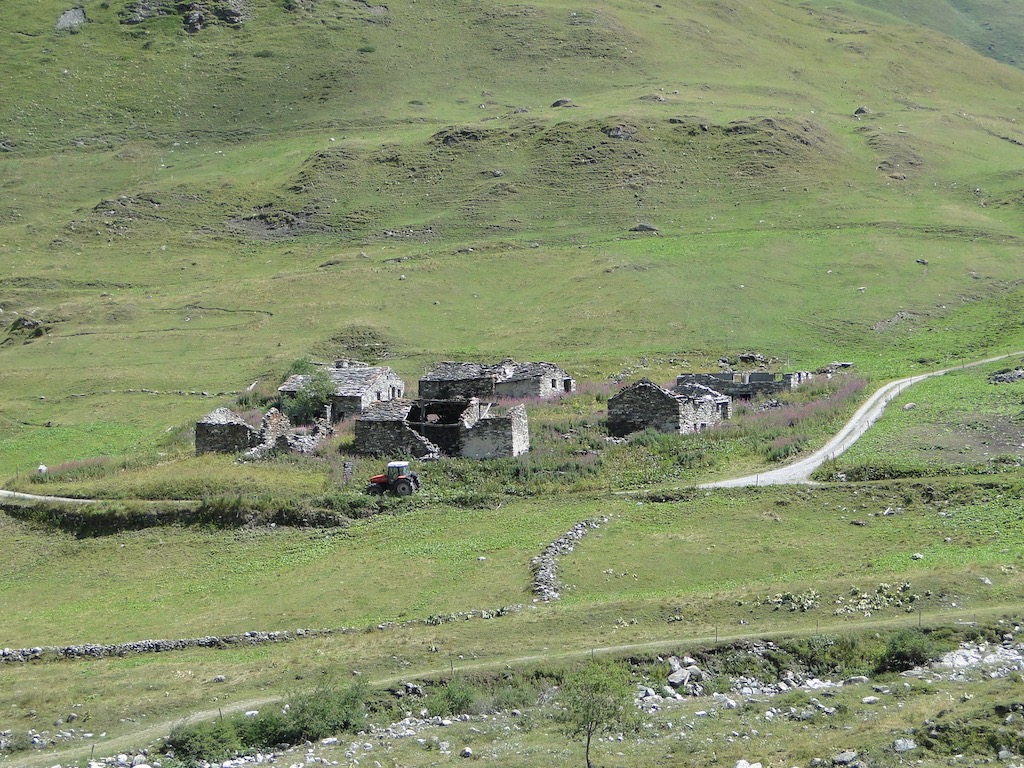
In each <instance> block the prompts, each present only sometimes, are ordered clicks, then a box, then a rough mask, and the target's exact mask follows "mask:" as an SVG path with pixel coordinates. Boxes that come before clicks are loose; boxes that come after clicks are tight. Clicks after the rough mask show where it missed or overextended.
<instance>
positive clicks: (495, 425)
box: [355, 398, 530, 459]
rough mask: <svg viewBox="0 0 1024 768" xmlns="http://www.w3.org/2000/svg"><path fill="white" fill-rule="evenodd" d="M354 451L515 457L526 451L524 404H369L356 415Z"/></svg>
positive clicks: (527, 435)
mask: <svg viewBox="0 0 1024 768" xmlns="http://www.w3.org/2000/svg"><path fill="white" fill-rule="evenodd" d="M355 450H356V451H357V452H359V453H368V454H373V455H388V456H414V457H416V458H428V457H430V458H436V457H439V456H453V457H464V458H471V459H495V458H504V457H510V456H519V455H521V454H523V453H526V452H527V451H528V450H530V433H529V425H528V422H527V417H526V408H525V407H524V406H522V405H516V406H513V407H511V408H508V409H504V410H502V411H499V410H498V409H496V407H495V406H494V404H493V403H482V402H480V401H479V400H478V399H477V398H469V399H461V400H428V399H419V400H395V401H391V402H381V403H375V404H373V405H371V406H370V407H369V408H368V409H367V410H366V411H364V412H363V413H362V414H361V415H360V416H359V417H358V418H357V419H356V423H355Z"/></svg>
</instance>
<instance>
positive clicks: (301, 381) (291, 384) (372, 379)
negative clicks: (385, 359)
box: [277, 366, 395, 397]
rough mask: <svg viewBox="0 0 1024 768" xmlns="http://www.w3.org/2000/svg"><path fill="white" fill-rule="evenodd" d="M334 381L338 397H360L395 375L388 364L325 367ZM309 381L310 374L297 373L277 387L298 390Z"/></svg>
mask: <svg viewBox="0 0 1024 768" xmlns="http://www.w3.org/2000/svg"><path fill="white" fill-rule="evenodd" d="M324 370H326V371H327V373H328V374H329V375H330V377H331V380H332V381H333V382H334V394H335V396H336V397H359V396H360V395H362V394H363V393H364V392H366V390H368V389H369V388H370V387H372V386H373V385H374V384H376V383H377V382H378V381H379V380H380V379H381V378H383V377H385V376H387V375H392V376H393V375H395V372H394V371H392V370H391V369H390V368H388V367H387V366H370V367H367V368H325V369H324ZM307 381H309V375H308V374H303V373H296V374H292V375H291V376H289V377H288V378H287V379H286V380H285V382H284V384H282V385H281V386H280V387H278V388H277V391H278V392H288V393H295V392H298V391H299V390H300V389H301V388H302V387H303V385H305V383H306V382H307Z"/></svg>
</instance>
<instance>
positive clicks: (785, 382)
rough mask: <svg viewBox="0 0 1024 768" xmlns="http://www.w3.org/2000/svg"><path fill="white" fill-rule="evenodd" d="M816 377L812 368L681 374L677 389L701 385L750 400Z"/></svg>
mask: <svg viewBox="0 0 1024 768" xmlns="http://www.w3.org/2000/svg"><path fill="white" fill-rule="evenodd" d="M813 378H814V374H812V373H810V372H809V371H794V372H792V373H767V372H764V371H749V372H743V371H723V372H720V373H681V374H679V375H678V376H677V377H676V389H677V390H680V391H681V390H682V387H684V386H686V385H687V384H702V385H704V386H706V387H711V388H712V389H714V390H717V391H718V392H721V393H722V394H723V395H728V396H729V397H736V398H740V399H741V400H750V399H752V398H754V397H758V396H762V395H777V394H778V393H779V392H784V391H785V390H787V389H796V388H797V387H799V386H801V385H803V384H806V383H807V382H808V381H810V380H811V379H813Z"/></svg>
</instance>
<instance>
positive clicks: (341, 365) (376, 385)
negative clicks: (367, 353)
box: [277, 360, 405, 422]
mask: <svg viewBox="0 0 1024 768" xmlns="http://www.w3.org/2000/svg"><path fill="white" fill-rule="evenodd" d="M327 373H328V374H329V375H330V377H331V380H332V381H333V382H334V395H332V397H331V421H332V422H336V421H340V420H341V419H344V418H347V417H349V416H355V415H356V414H359V413H362V412H363V411H365V410H366V409H367V408H368V407H369V406H370V405H371V404H373V403H379V402H384V401H387V400H397V399H400V398H402V397H404V396H405V382H404V381H402V379H401V378H399V376H398V374H396V373H395V372H394V371H393V370H392V369H391V368H389V367H387V366H383V365H379V366H377V365H366V364H364V363H356V362H353V361H350V360H337V361H335V363H334V365H333V366H332V367H330V368H327ZM308 381H309V376H308V375H306V374H301V373H297V374H294V375H292V376H289V377H288V379H287V380H286V381H285V382H284V384H282V385H281V386H280V387H278V388H277V391H278V392H280V393H281V394H283V395H294V394H295V393H296V392H298V391H299V390H300V389H301V388H302V387H303V386H305V384H306V383H307V382H308Z"/></svg>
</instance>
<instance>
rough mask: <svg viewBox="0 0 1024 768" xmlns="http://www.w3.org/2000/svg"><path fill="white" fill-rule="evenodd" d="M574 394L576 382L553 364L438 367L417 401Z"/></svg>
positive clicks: (507, 362) (510, 362) (425, 381)
mask: <svg viewBox="0 0 1024 768" xmlns="http://www.w3.org/2000/svg"><path fill="white" fill-rule="evenodd" d="M574 391H576V380H575V379H573V378H572V377H571V376H570V375H569V374H568V373H566V372H565V371H564V370H562V369H561V368H559V367H558V366H557V365H555V364H554V363H517V362H516V361H515V360H503V361H502V362H500V363H497V364H495V365H486V364H484V363H455V362H450V361H448V362H443V363H438V364H437V365H436V366H434V368H433V369H431V370H430V371H429V372H428V373H427V374H426V375H424V376H423V378H421V379H420V383H419V394H420V397H424V398H429V399H432V400H448V399H452V398H466V397H481V398H495V397H505V398H527V397H540V398H547V397H554V396H555V395H559V394H564V393H566V392H574Z"/></svg>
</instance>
